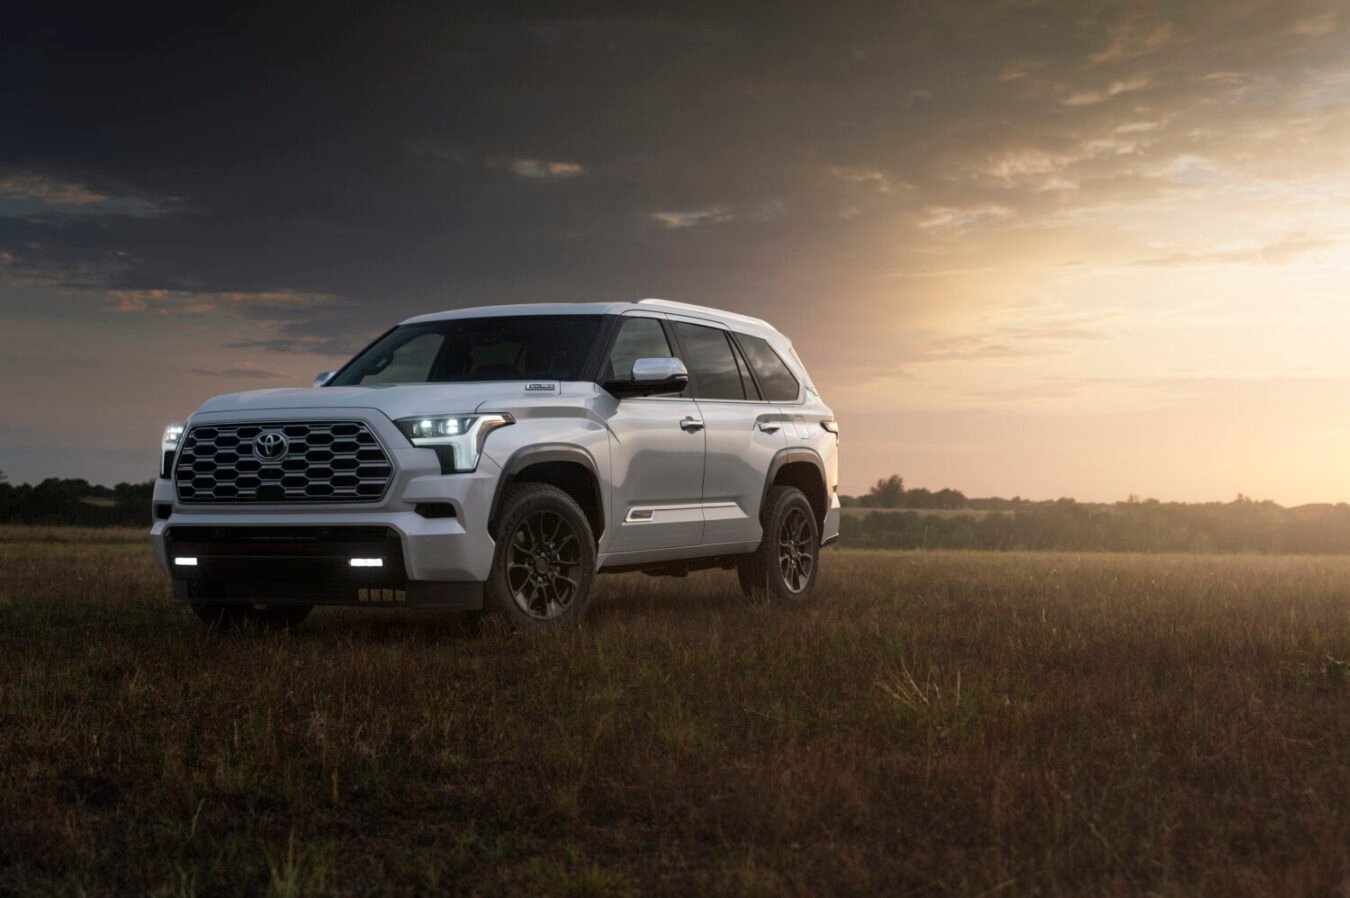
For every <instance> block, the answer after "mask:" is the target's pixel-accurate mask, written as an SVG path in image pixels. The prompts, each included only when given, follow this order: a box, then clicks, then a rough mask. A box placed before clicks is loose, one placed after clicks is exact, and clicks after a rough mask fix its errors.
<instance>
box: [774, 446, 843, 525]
mask: <svg viewBox="0 0 1350 898" xmlns="http://www.w3.org/2000/svg"><path fill="white" fill-rule="evenodd" d="M796 462H807V463H809V464H811V465H812V466H814V467H815V469H816V473H817V474H819V475H820V491H821V493H822V494H823V495H824V496H825V510H824V512H822V513H821V517H822V520H821V521H817V522H816V523H817V524H821V523H823V518H824V515H825V514H828V513H829V510H830V509H829V504H830V488H829V482H830V481H829V478H828V477H827V476H825V460H824V459H823V458H821V457H820V453H819V452H817V451H816V450H814V449H808V448H806V447H805V446H789V447H787V448H786V449H779V450H778V451H777V452H775V453H774V456H773V458H772V459H771V460H770V461H769V470H768V473H767V474H765V476H764V492H763V493H761V494H760V497H759V511H760V514H761V515H762V514H763V513H764V503H765V502H767V501H768V499H769V490H770V489H772V488H773V481H774V478H775V477H777V476H778V472H779V471H781V470H782V469H783V468H784V466H786V465H789V464H794V463H796ZM808 498H809V497H808Z"/></svg>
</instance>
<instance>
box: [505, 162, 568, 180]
mask: <svg viewBox="0 0 1350 898" xmlns="http://www.w3.org/2000/svg"><path fill="white" fill-rule="evenodd" d="M505 167H506V168H507V169H508V170H509V171H511V172H512V173H513V174H517V175H520V176H521V177H522V178H539V179H543V180H564V179H567V178H575V177H577V176H578V175H582V174H585V172H586V169H585V168H584V167H582V166H581V165H580V164H578V163H576V162H555V161H549V160H545V159H511V160H508V161H507V162H506V163H505Z"/></svg>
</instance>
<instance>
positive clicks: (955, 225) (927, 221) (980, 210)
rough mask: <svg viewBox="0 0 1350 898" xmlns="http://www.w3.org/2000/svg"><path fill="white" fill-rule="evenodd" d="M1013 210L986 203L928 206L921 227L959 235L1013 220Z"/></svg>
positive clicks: (926, 229)
mask: <svg viewBox="0 0 1350 898" xmlns="http://www.w3.org/2000/svg"><path fill="white" fill-rule="evenodd" d="M1012 215H1013V210H1012V209H1009V208H1008V207H1007V206H1001V205H997V204H994V203H984V204H981V205H976V206H927V207H925V208H924V210H923V218H921V219H920V220H919V227H920V228H921V229H923V230H925V231H935V232H940V233H957V232H961V231H965V230H967V229H969V228H974V227H981V226H984V225H990V224H996V223H998V222H1001V221H1004V220H1005V219H1008V218H1011V217H1012Z"/></svg>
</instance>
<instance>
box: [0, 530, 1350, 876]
mask: <svg viewBox="0 0 1350 898" xmlns="http://www.w3.org/2000/svg"><path fill="white" fill-rule="evenodd" d="M818 592H819V597H818V599H817V600H816V601H815V602H813V603H812V604H810V605H808V606H805V607H783V606H779V605H766V604H747V603H746V602H745V601H743V600H742V599H741V597H740V595H739V593H738V592H737V590H736V589H735V582H734V577H733V576H731V575H729V574H727V573H724V572H715V573H707V574H698V575H693V576H691V577H689V578H688V579H684V580H675V579H652V578H646V577H643V576H641V575H625V576H623V577H617V578H603V579H602V580H601V592H600V595H599V597H598V599H597V601H596V603H595V605H594V606H593V609H592V610H593V614H592V616H591V618H590V620H589V621H588V622H587V624H586V625H585V626H584V627H582V628H580V629H578V630H576V631H574V632H569V633H566V634H563V635H561V636H556V637H547V638H526V637H521V636H516V635H511V634H509V633H506V632H502V631H500V630H496V629H493V628H489V629H488V631H487V632H486V633H484V634H482V635H481V636H474V635H472V634H470V633H468V632H466V631H465V629H464V628H463V627H461V626H460V625H459V623H458V621H457V620H456V619H455V618H453V617H443V616H417V615H414V614H410V613H401V612H388V611H377V610H372V611H356V610H353V611H346V610H341V611H339V610H320V611H317V612H316V613H315V614H314V615H313V616H312V617H311V618H310V620H309V622H308V623H307V624H306V626H305V628H304V629H303V630H302V631H301V632H300V633H299V634H296V635H294V636H288V635H284V634H283V635H277V634H243V635H230V636H220V635H214V634H208V633H207V632H205V631H204V630H203V628H202V627H201V625H200V624H199V623H198V621H197V620H196V618H194V617H192V616H191V615H190V614H189V613H187V612H186V611H184V610H183V609H181V608H177V607H173V606H172V605H171V604H170V603H169V601H168V598H167V588H166V584H165V583H164V581H163V579H162V578H161V576H160V575H159V573H158V572H157V571H156V570H155V569H154V567H153V564H152V562H151V559H150V554H149V550H148V547H147V545H146V543H145V540H144V535H143V534H141V533H137V532H134V531H78V532H70V531H62V530H31V529H16V528H9V529H0V894H8V893H18V894H30V893H36V894H43V893H61V894H71V893H84V894H90V895H99V894H115V893H116V894H127V893H149V894H164V895H186V894H202V895H230V894H259V893H265V892H268V891H270V892H272V893H274V894H339V895H365V894H415V893H427V892H435V891H446V892H451V893H460V894H462V893H477V894H501V893H529V894H578V895H625V894H644V895H645V894H651V895H689V894H727V895H748V894H774V895H777V894H802V895H807V894H831V895H851V894H856V895H864V894H878V893H885V894H932V895H948V894H950V895H978V894H997V895H1028V894H1040V895H1056V894H1122V895H1123V894H1140V893H1153V894H1162V895H1191V894H1211V895H1225V896H1226V895H1233V894H1243V895H1276V894H1278V895H1297V894H1310V895H1313V894H1315V895H1328V894H1346V893H1347V892H1350V683H1347V680H1348V679H1350V669H1347V668H1350V665H1348V664H1347V663H1346V661H1347V659H1350V559H1347V558H1340V557H1327V558H1297V557H1247V556H1227V557H1223V556H1142V555H1049V554H1029V553H1028V554H984V553H959V552H945V553H943V552H859V551H847V550H832V551H830V552H828V553H827V554H826V556H825V560H824V568H823V573H822V576H821V579H820V583H819V587H818Z"/></svg>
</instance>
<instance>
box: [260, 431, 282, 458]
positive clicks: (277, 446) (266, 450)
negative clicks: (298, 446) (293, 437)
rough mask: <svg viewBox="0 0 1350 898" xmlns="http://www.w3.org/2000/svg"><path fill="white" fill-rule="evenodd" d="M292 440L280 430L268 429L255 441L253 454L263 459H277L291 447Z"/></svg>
mask: <svg viewBox="0 0 1350 898" xmlns="http://www.w3.org/2000/svg"><path fill="white" fill-rule="evenodd" d="M290 442H291V441H290V440H288V439H286V434H284V433H282V432H281V431H279V430H266V431H263V432H262V433H260V434H258V438H257V439H255V440H254V441H253V454H254V455H256V456H258V458H260V459H262V460H263V461H276V460H277V459H279V458H281V457H282V456H283V455H285V454H286V450H287V449H288V448H290Z"/></svg>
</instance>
